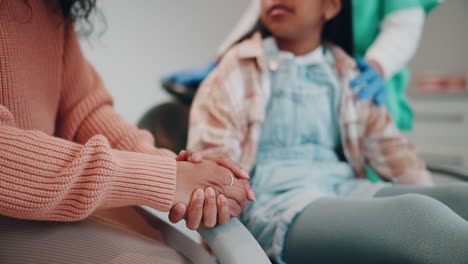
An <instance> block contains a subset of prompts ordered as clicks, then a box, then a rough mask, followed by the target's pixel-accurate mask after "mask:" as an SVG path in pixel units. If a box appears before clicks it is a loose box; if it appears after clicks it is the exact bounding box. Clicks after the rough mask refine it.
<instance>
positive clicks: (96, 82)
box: [0, 0, 176, 221]
mask: <svg viewBox="0 0 468 264" xmlns="http://www.w3.org/2000/svg"><path fill="white" fill-rule="evenodd" d="M51 2H54V1H36V0H34V1H27V3H28V4H29V6H28V5H26V4H25V1H21V0H2V1H0V214H2V215H7V216H12V217H17V218H25V219H36V220H59V221H73V220H79V219H82V218H85V217H86V216H88V215H90V214H91V213H92V212H93V211H95V210H96V209H99V208H109V207H119V206H127V205H148V206H151V207H153V208H156V209H158V210H161V211H167V210H169V209H170V207H171V206H172V203H173V198H174V193H175V186H176V162H175V159H174V156H175V155H174V154H173V153H172V152H170V151H167V150H160V149H156V148H154V147H153V138H152V137H151V135H150V134H149V133H147V132H144V131H141V130H138V129H137V128H136V127H134V126H131V125H129V124H127V123H126V122H125V121H124V120H123V119H122V118H121V117H120V116H119V115H118V114H116V113H115V112H114V110H113V108H112V98H111V96H110V95H109V93H108V92H107V91H106V90H105V88H104V86H103V83H102V81H101V79H100V78H99V76H98V74H97V73H96V72H95V71H94V69H93V67H92V66H91V65H90V64H89V63H88V62H87V61H86V59H85V58H84V57H83V55H82V53H81V50H80V47H79V43H78V41H77V37H76V34H75V32H74V30H73V25H71V24H70V23H65V22H64V20H63V17H62V16H61V15H60V13H59V12H58V9H57V8H56V7H53V6H51V7H49V6H47V4H46V3H51ZM129 67H131V66H130V65H129ZM133 88H136V87H130V88H129V93H130V91H131V90H132V89H133ZM129 95H130V94H129ZM137 152H140V153H137ZM143 153H146V154H143Z"/></svg>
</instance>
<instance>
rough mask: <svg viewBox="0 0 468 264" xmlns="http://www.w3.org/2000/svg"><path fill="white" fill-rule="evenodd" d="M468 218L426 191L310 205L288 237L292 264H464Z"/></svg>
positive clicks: (288, 258)
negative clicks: (464, 218) (467, 219)
mask: <svg viewBox="0 0 468 264" xmlns="http://www.w3.org/2000/svg"><path fill="white" fill-rule="evenodd" d="M467 244H468V222H466V221H465V220H463V219H462V218H461V217H460V216H459V215H458V214H456V213H454V212H453V211H452V210H450V208H448V207H447V206H445V205H444V204H442V203H441V202H439V201H437V200H435V199H433V198H430V197H428V196H424V195H418V194H406V195H401V196H396V197H389V198H380V199H369V200H349V199H342V198H334V199H333V198H326V199H321V200H318V201H316V202H314V203H312V204H311V205H309V206H308V207H307V208H306V209H305V210H304V211H303V212H302V213H301V214H300V215H299V216H298V218H297V219H296V220H295V221H294V222H293V224H292V225H291V228H290V229H289V232H288V234H287V236H286V243H285V249H284V260H285V261H286V262H287V263H464V262H466V260H467V259H468V251H467V250H466V247H465V246H464V245H467Z"/></svg>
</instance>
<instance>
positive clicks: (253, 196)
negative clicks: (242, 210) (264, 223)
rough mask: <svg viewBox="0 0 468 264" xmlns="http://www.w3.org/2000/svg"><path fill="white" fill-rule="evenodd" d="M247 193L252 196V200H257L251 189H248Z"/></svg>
mask: <svg viewBox="0 0 468 264" xmlns="http://www.w3.org/2000/svg"><path fill="white" fill-rule="evenodd" d="M249 193H250V195H251V196H252V198H253V200H254V201H255V200H257V197H255V193H254V192H253V191H252V190H250V191H249Z"/></svg>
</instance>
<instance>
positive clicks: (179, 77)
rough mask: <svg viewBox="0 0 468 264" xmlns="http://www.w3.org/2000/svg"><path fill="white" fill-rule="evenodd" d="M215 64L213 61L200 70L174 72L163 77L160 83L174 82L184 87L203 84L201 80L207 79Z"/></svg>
mask: <svg viewBox="0 0 468 264" xmlns="http://www.w3.org/2000/svg"><path fill="white" fill-rule="evenodd" d="M217 64H218V62H217V61H213V62H211V63H209V64H208V65H206V66H204V67H202V68H198V69H190V70H183V71H179V72H175V73H172V74H170V75H168V76H166V77H163V78H162V80H161V81H162V82H168V81H169V82H174V83H177V84H180V85H184V86H192V85H199V84H200V83H201V82H203V80H205V79H206V77H208V75H209V74H210V73H211V71H212V70H213V69H214V68H215V67H216V65H217Z"/></svg>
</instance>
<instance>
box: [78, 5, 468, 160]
mask: <svg viewBox="0 0 468 264" xmlns="http://www.w3.org/2000/svg"><path fill="white" fill-rule="evenodd" d="M248 2H249V1H248V0H235V1H218V0H197V1H189V0H174V1H163V0H134V1H131V3H130V2H129V1H124V0H100V1H98V3H99V4H100V7H101V10H102V13H103V15H104V17H105V20H106V22H107V29H104V30H105V31H104V32H102V34H100V32H101V31H102V30H101V28H99V27H98V28H96V29H95V32H94V33H93V34H92V35H91V37H88V38H84V39H83V41H82V42H83V49H84V52H85V54H86V55H87V57H88V58H89V60H91V61H92V63H93V64H94V65H95V66H96V68H97V70H98V71H99V72H100V74H101V75H102V77H103V79H104V81H105V83H106V85H107V88H108V89H109V90H110V91H111V93H112V94H113V95H114V97H115V104H116V109H117V111H118V112H119V113H120V114H122V115H123V116H124V117H125V118H126V119H127V120H128V121H130V122H132V123H136V122H137V121H138V119H139V118H141V116H142V115H143V113H144V112H145V111H146V110H148V109H149V108H151V107H152V106H154V105H155V104H159V103H162V102H164V101H167V100H168V99H169V97H168V95H167V93H166V92H164V91H163V90H162V89H161V88H160V84H159V79H160V77H161V76H163V75H165V74H167V73H171V72H174V71H177V70H181V69H184V68H192V67H197V66H200V65H205V64H206V63H208V62H209V61H210V60H211V59H212V58H214V56H215V52H216V49H217V48H218V47H219V45H220V44H221V42H222V40H223V39H224V38H225V37H226V36H227V34H228V32H229V30H230V29H232V27H233V26H234V24H235V23H236V22H237V20H238V19H239V16H240V14H241V13H242V12H243V10H244V9H245V8H246V7H247V4H248ZM467 14H468V1H466V0H445V2H444V3H443V4H442V5H441V6H440V7H438V8H437V9H436V10H435V11H434V12H433V13H431V14H430V15H429V17H428V19H427V23H426V26H425V31H424V34H423V38H422V41H421V46H420V48H419V51H418V53H417V55H416V56H415V58H414V59H413V61H412V62H411V70H412V73H413V75H412V76H413V78H412V84H411V86H410V88H409V89H408V91H409V94H410V95H411V100H412V106H413V108H414V111H415V113H416V121H415V129H414V131H413V132H411V133H409V137H410V138H411V139H412V140H413V141H414V142H415V143H416V145H417V147H418V149H419V151H420V152H421V154H422V155H423V156H424V158H426V159H427V160H429V161H431V162H437V163H442V164H445V165H455V166H462V167H465V168H466V167H468V91H467V86H468V85H467V81H466V80H467V78H468V52H467V50H466V49H467V48H468V15H467ZM101 26H102V25H101Z"/></svg>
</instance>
